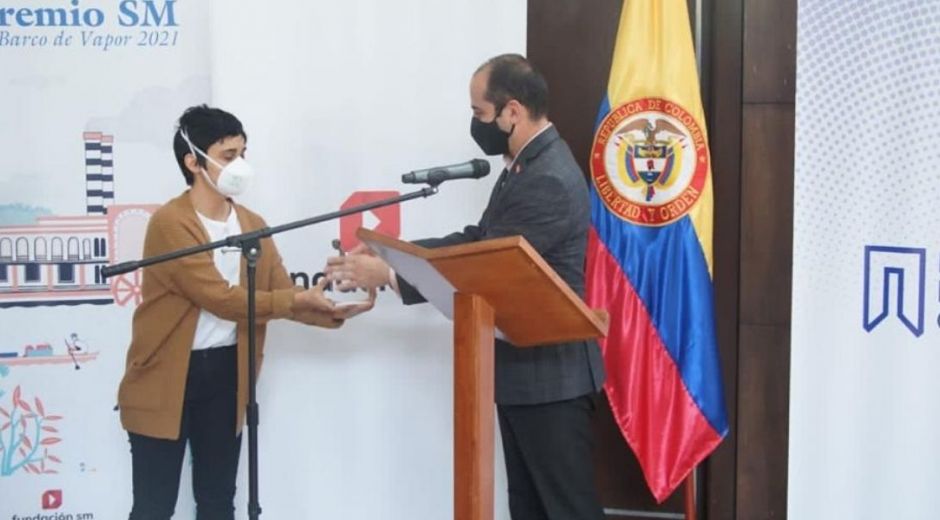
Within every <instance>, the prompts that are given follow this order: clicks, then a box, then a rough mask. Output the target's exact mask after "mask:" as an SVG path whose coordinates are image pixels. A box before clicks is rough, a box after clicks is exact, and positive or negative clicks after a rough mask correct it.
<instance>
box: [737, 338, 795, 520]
mask: <svg viewBox="0 0 940 520" xmlns="http://www.w3.org/2000/svg"><path fill="white" fill-rule="evenodd" d="M740 366H741V372H740V374H739V377H740V385H739V388H740V389H741V393H742V395H743V394H745V393H746V394H747V398H746V399H743V398H742V399H741V400H740V403H741V404H740V407H739V409H738V414H739V415H740V416H741V417H747V420H746V421H741V425H740V426H739V430H738V459H737V463H738V466H737V472H736V473H737V480H738V493H737V501H738V503H737V508H736V515H735V518H740V519H742V520H762V519H780V518H786V516H787V439H788V438H789V436H788V427H789V420H788V415H787V413H786V412H787V410H788V408H789V402H790V385H789V384H786V382H788V381H789V378H790V327H789V326H788V325H742V326H741V365H740Z"/></svg>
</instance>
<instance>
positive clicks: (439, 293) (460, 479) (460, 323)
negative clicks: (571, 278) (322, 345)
mask: <svg viewBox="0 0 940 520" xmlns="http://www.w3.org/2000/svg"><path fill="white" fill-rule="evenodd" d="M357 235H358V236H359V238H360V239H361V240H362V241H363V242H365V243H366V244H367V245H368V246H369V247H370V248H371V249H372V250H373V251H375V252H376V254H378V255H379V256H381V257H382V258H384V259H385V261H386V262H388V264H389V265H391V266H392V268H394V269H395V271H396V272H397V273H398V274H399V275H401V277H402V278H404V279H405V280H408V282H409V283H410V284H411V285H413V286H414V287H415V288H417V289H418V291H419V292H420V293H421V295H422V296H424V297H425V298H426V299H427V300H428V302H430V303H431V304H432V305H434V306H435V307H437V309H438V310H440V311H441V312H442V313H443V314H444V315H445V316H447V317H448V318H451V319H452V320H453V321H454V519H455V520H491V519H492V518H493V435H494V430H493V427H494V424H493V410H494V404H493V385H494V377H493V357H494V351H495V348H494V337H500V338H504V339H506V340H507V341H509V342H510V343H512V344H513V345H516V346H518V347H537V346H538V345H544V344H547V343H559V342H563V341H574V340H580V339H587V338H595V337H599V336H603V335H604V334H606V332H607V314H606V312H604V311H592V310H591V309H589V308H588V307H587V306H586V305H585V304H584V302H583V301H582V300H581V299H580V298H579V297H578V295H577V294H575V292H574V291H572V290H571V288H570V287H568V285H567V284H566V283H565V282H564V281H563V280H562V279H561V277H559V276H558V274H556V273H555V271H554V270H552V268H551V267H549V266H548V264H546V263H545V261H544V260H543V259H542V257H541V256H539V254H538V253H536V252H535V249H533V248H532V246H531V245H529V243H528V242H526V240H525V239H524V238H522V237H521V236H514V237H506V238H499V239H494V240H485V241H481V242H473V243H469V244H463V245H458V246H449V247H441V248H435V249H427V248H423V247H419V246H416V245H414V244H411V243H408V242H402V241H400V240H395V239H393V238H390V237H387V236H385V235H381V234H378V233H376V232H374V231H370V230H367V229H364V228H360V229H359V231H358V233H357Z"/></svg>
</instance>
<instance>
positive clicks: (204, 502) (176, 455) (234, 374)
mask: <svg viewBox="0 0 940 520" xmlns="http://www.w3.org/2000/svg"><path fill="white" fill-rule="evenodd" d="M237 363H238V359H237V357H236V347H234V346H230V347H219V348H213V349H208V350H194V351H193V352H192V354H191V355H190V360H189V374H188V375H187V377H186V393H185V397H184V400H183V419H182V423H181V424H180V437H179V439H178V440H175V441H171V440H166V439H155V438H153V437H147V436H144V435H137V434H135V433H129V434H128V435H129V437H130V443H131V461H132V464H133V479H134V506H133V508H132V509H131V514H130V520H167V519H169V518H170V517H172V516H173V510H174V509H175V508H176V497H177V495H178V493H179V487H180V471H181V468H182V465H183V454H184V453H185V449H186V442H187V441H188V442H189V447H190V451H191V452H192V459H193V465H192V468H193V469H192V471H193V495H195V498H196V518H197V519H198V520H233V519H234V518H235V507H234V500H235V475H236V473H237V470H238V454H239V451H240V450H241V436H240V435H239V436H236V435H235V420H236V419H235V417H236V406H237V403H236V391H237V387H238V370H237V368H238V365H237Z"/></svg>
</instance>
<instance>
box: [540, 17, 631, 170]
mask: <svg viewBox="0 0 940 520" xmlns="http://www.w3.org/2000/svg"><path fill="white" fill-rule="evenodd" d="M621 5H623V4H622V0H590V1H584V2H580V1H579V2H570V1H559V0H542V1H539V0H532V1H530V2H529V11H528V24H529V31H528V38H527V48H528V58H529V59H530V60H532V62H533V63H535V65H536V67H538V69H539V70H540V71H541V72H542V74H543V75H544V76H545V79H546V80H547V81H548V85H549V98H550V99H549V104H550V109H549V110H550V113H549V117H550V118H551V120H552V121H553V122H554V123H555V125H556V126H557V127H558V131H559V132H560V133H561V135H562V136H563V137H564V138H565V140H566V141H568V145H569V146H570V147H571V151H572V152H573V153H574V156H575V157H576V158H577V159H578V162H579V163H580V164H581V168H582V169H583V170H584V172H585V173H588V158H589V157H590V155H589V154H590V150H591V143H592V141H593V135H594V121H595V119H596V118H597V112H598V108H599V107H600V103H601V100H602V99H603V98H604V96H605V95H606V94H607V76H608V73H609V72H610V61H611V58H612V56H613V54H614V48H613V42H614V39H615V38H616V36H617V23H618V22H619V19H620V7H621ZM586 57H587V58H586Z"/></svg>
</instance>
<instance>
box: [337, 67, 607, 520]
mask: <svg viewBox="0 0 940 520" xmlns="http://www.w3.org/2000/svg"><path fill="white" fill-rule="evenodd" d="M470 98H471V106H472V109H473V119H472V122H471V129H470V132H471V135H472V136H473V138H474V140H475V141H476V142H477V144H479V145H480V147H481V148H482V149H483V151H484V152H485V153H486V154H487V155H503V156H504V157H505V158H506V161H507V165H506V168H505V169H504V170H503V172H502V174H501V175H500V177H499V180H498V181H497V183H496V186H495V187H494V188H493V193H492V195H491V196H490V201H489V204H487V206H486V209H485V210H484V211H483V216H482V217H481V218H480V222H479V224H477V225H475V226H467V227H466V228H464V230H463V231H459V232H456V233H452V234H450V235H447V236H445V237H442V238H433V239H424V240H417V241H415V243H416V244H418V245H421V246H424V247H441V246H448V245H455V244H463V243H467V242H474V241H478V240H486V239H490V238H497V237H504V236H511V235H522V236H524V237H525V238H526V240H528V241H529V243H530V244H532V246H533V247H534V248H535V250H536V251H538V253H539V254H540V255H542V257H543V258H545V260H546V261H547V262H548V264H549V265H550V266H551V267H552V268H553V269H554V270H555V271H556V272H557V273H558V274H559V276H561V278H562V279H563V280H564V281H565V282H566V283H567V284H568V285H569V286H570V287H571V288H572V289H573V290H574V291H575V292H577V293H578V294H579V295H581V296H583V295H584V254H585V246H586V244H587V233H588V226H589V225H590V203H589V199H588V188H587V183H586V181H585V178H584V175H583V173H582V172H581V169H580V168H579V167H578V165H577V163H576V162H575V160H574V157H573V156H572V154H571V150H570V149H569V148H568V145H567V144H565V142H564V141H563V140H562V139H561V137H560V136H559V135H558V131H557V130H556V129H555V127H554V126H553V125H552V123H551V122H549V120H548V86H547V85H546V83H545V79H544V78H543V77H542V76H541V74H539V73H538V71H536V70H535V69H534V67H533V66H532V65H531V64H530V63H529V62H528V61H527V60H526V59H525V58H523V57H522V56H519V55H511V54H507V55H501V56H497V57H495V58H492V59H490V60H489V61H487V62H486V63H484V64H483V65H482V66H481V67H480V68H479V69H478V70H477V71H476V72H475V73H474V75H473V78H472V79H471V82H470ZM327 273H328V274H329V276H330V277H331V279H333V280H336V281H338V282H341V283H342V284H344V285H345V286H347V287H368V288H372V287H377V286H381V285H385V284H390V285H392V287H393V288H395V289H396V291H397V292H398V293H399V294H400V295H401V298H402V300H403V302H404V303H405V304H413V303H420V302H423V301H425V300H424V298H423V297H422V296H421V294H420V293H418V291H417V290H416V289H415V288H414V287H413V286H411V285H410V284H409V283H408V281H407V280H404V279H402V278H401V277H400V276H397V275H395V274H394V272H392V271H391V270H390V269H389V267H388V266H387V265H386V264H385V263H384V262H383V261H382V260H381V259H379V258H378V257H375V256H373V255H369V254H361V255H347V256H345V257H336V258H331V259H330V260H329V265H328V267H327ZM603 381H604V368H603V361H602V359H601V353H600V349H599V348H598V346H597V343H596V342H594V341H575V342H570V343H559V344H553V345H547V346H541V347H539V348H525V349H523V348H516V347H514V346H513V345H511V344H509V343H507V342H505V341H502V340H496V381H495V386H496V404H497V413H498V416H499V426H500V432H501V433H502V438H503V448H504V454H505V459H506V473H507V476H508V480H509V507H510V511H511V513H512V518H513V519H514V520H527V519H533V520H534V519H551V520H556V519H557V520H582V519H583V520H597V519H602V518H603V512H602V510H601V507H600V505H599V501H598V499H597V494H596V491H595V488H594V471H593V464H592V459H591V457H592V455H591V449H592V444H593V443H592V431H591V423H590V418H591V415H592V413H593V411H594V398H595V394H596V393H597V392H598V391H599V390H600V389H601V385H602V384H603Z"/></svg>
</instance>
